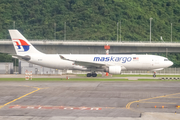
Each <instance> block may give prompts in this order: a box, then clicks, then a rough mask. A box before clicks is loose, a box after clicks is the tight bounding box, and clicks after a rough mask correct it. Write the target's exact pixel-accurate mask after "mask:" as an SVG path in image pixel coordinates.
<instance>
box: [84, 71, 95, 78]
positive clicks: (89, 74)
mask: <svg viewBox="0 0 180 120" xmlns="http://www.w3.org/2000/svg"><path fill="white" fill-rule="evenodd" d="M86 76H87V77H91V76H92V77H97V74H96V73H95V72H92V73H87V75H86Z"/></svg>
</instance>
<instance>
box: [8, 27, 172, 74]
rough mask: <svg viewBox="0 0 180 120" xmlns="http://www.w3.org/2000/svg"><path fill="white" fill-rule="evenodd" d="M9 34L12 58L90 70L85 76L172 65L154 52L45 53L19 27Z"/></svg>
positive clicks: (161, 67) (53, 66)
mask: <svg viewBox="0 0 180 120" xmlns="http://www.w3.org/2000/svg"><path fill="white" fill-rule="evenodd" d="M9 33H10V36H11V39H12V42H13V45H14V48H15V51H16V55H13V57H14V58H17V59H21V60H25V61H27V62H29V63H33V64H36V65H40V66H44V67H49V68H54V69H61V70H63V69H67V70H82V71H90V73H88V74H87V77H91V76H92V77H96V76H97V74H96V72H98V71H100V72H108V73H110V74H120V73H121V70H132V71H133V70H148V71H157V70H162V69H164V68H167V67H169V66H171V65H173V62H171V61H169V60H168V59H167V58H165V57H161V56H157V55H121V54H119V55H105V54H101V55H100V54H99V55H98V54H89V55H88V54H45V53H42V52H40V51H38V50H37V49H36V48H35V47H34V46H33V45H32V44H31V43H30V42H29V41H28V40H27V39H26V38H25V37H24V36H23V35H22V34H21V33H20V32H19V31H18V30H9Z"/></svg>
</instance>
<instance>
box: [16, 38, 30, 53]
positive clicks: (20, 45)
mask: <svg viewBox="0 0 180 120" xmlns="http://www.w3.org/2000/svg"><path fill="white" fill-rule="evenodd" d="M13 42H14V43H15V46H17V49H18V52H26V51H28V50H29V47H30V45H29V44H28V43H27V42H26V41H24V40H22V39H13Z"/></svg>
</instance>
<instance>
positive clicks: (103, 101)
mask: <svg viewBox="0 0 180 120" xmlns="http://www.w3.org/2000/svg"><path fill="white" fill-rule="evenodd" d="M0 91H1V92H0V119H8V120H11V119H19V120H21V119H22V120H24V119H32V120H39V119H42V120H46V119H47V120H49V119H51V120H58V119H61V120H68V119H70V120H84V119H87V120H95V119H96V120H97V119H98V120H101V119H102V120H105V119H107V120H112V119H113V120H115V119H127V120H132V119H133V120H141V119H143V120H144V119H147V120H149V119H150V118H151V119H156V118H155V117H154V116H161V118H163V117H165V118H163V119H168V118H170V119H177V120H178V118H180V109H178V108H177V107H176V106H179V105H180V82H177V81H169V82H167V81H166V82H165V81H160V82H140V81H138V82H133V81H132V82H131V81H128V82H125V81H121V82H72V81H71V82H70V81H67V82H64V81H59V82H56V81H53V82H47V81H45V82H37V81H23V82H0ZM17 98H18V99H17ZM12 106H25V108H21V107H20V108H12ZM28 106H31V107H29V108H28ZM34 106H41V107H47V106H48V107H52V108H51V109H34V108H33V107H34ZM60 106H63V107H65V108H67V109H53V108H54V107H60ZM155 106H156V108H155ZM162 106H164V108H162ZM69 108H101V110H87V109H69Z"/></svg>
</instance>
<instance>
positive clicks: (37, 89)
mask: <svg viewBox="0 0 180 120" xmlns="http://www.w3.org/2000/svg"><path fill="white" fill-rule="evenodd" d="M26 87H30V86H26ZM33 88H36V90H34V91H32V92H30V93H27V94H25V95H23V96H21V97H18V98H16V99H14V100H12V101H10V102H8V103H6V104H4V105H1V106H0V109H1V108H3V107H4V106H6V105H8V104H10V103H13V102H15V101H17V100H19V99H21V98H23V97H26V96H28V95H30V94H32V93H35V92H37V91H39V90H40V89H43V88H38V87H33Z"/></svg>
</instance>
